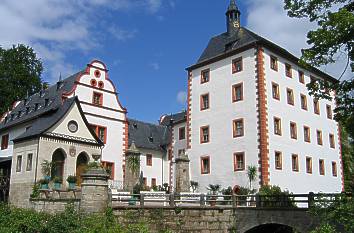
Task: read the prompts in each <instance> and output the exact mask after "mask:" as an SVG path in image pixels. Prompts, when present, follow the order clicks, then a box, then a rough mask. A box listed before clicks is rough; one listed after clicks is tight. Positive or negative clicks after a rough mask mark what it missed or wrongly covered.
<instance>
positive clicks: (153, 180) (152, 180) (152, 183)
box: [151, 178, 156, 187]
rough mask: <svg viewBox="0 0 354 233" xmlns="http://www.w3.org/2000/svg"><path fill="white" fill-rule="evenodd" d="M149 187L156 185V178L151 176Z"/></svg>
mask: <svg viewBox="0 0 354 233" xmlns="http://www.w3.org/2000/svg"><path fill="white" fill-rule="evenodd" d="M151 187H156V178H151Z"/></svg>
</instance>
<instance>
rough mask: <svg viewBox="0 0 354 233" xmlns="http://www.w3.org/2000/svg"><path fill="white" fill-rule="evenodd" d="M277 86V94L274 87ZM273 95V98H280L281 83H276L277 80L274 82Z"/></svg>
mask: <svg viewBox="0 0 354 233" xmlns="http://www.w3.org/2000/svg"><path fill="white" fill-rule="evenodd" d="M274 86H276V90H277V93H275V94H277V95H274V89H273V87H274ZM272 97H273V99H275V100H280V88H279V84H278V83H275V82H272Z"/></svg>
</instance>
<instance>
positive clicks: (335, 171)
mask: <svg viewBox="0 0 354 233" xmlns="http://www.w3.org/2000/svg"><path fill="white" fill-rule="evenodd" d="M332 176H337V163H336V162H332Z"/></svg>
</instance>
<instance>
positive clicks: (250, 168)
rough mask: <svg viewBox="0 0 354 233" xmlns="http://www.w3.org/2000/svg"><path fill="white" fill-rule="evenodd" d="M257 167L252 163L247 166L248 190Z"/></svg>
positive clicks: (253, 179)
mask: <svg viewBox="0 0 354 233" xmlns="http://www.w3.org/2000/svg"><path fill="white" fill-rule="evenodd" d="M256 175H257V168H256V166H254V165H251V166H248V167H247V177H248V181H249V182H250V190H252V182H253V181H255V180H256Z"/></svg>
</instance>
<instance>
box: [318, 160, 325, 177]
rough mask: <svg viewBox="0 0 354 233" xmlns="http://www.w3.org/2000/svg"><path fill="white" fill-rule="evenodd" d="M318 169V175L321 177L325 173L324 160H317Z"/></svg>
mask: <svg viewBox="0 0 354 233" xmlns="http://www.w3.org/2000/svg"><path fill="white" fill-rule="evenodd" d="M318 168H319V173H320V175H321V176H324V175H325V174H326V172H325V161H324V159H319V160H318Z"/></svg>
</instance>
